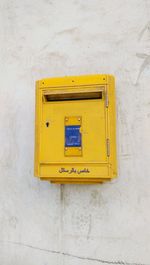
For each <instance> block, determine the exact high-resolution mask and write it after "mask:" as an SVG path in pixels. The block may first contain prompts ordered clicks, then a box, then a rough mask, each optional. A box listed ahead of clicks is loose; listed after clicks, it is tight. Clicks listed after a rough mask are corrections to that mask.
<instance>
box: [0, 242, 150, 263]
mask: <svg viewBox="0 0 150 265" xmlns="http://www.w3.org/2000/svg"><path fill="white" fill-rule="evenodd" d="M0 243H1V244H12V245H17V246H21V247H27V248H31V249H35V250H39V251H43V252H48V253H51V254H58V255H62V256H66V257H71V258H75V259H80V260H88V261H92V262H99V263H102V264H114V265H150V264H144V263H138V262H126V261H123V260H103V259H98V258H90V257H82V256H77V255H74V254H71V253H67V252H61V251H57V250H50V249H46V248H40V247H36V246H33V245H29V244H25V243H21V242H15V241H0Z"/></svg>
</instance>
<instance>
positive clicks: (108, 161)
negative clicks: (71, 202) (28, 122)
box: [35, 74, 117, 184]
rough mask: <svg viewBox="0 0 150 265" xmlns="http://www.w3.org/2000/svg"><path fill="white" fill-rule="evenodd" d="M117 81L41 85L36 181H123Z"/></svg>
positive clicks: (75, 79) (79, 79) (95, 78)
mask: <svg viewBox="0 0 150 265" xmlns="http://www.w3.org/2000/svg"><path fill="white" fill-rule="evenodd" d="M115 118H116V112H115V83H114V77H113V76H112V75H100V74H97V75H87V76H72V77H60V78H48V79H43V80H40V81H37V82H36V122H35V176H37V177H39V178H40V179H41V180H48V181H51V182H53V183H89V184H90V183H101V182H105V181H107V180H110V179H112V178H115V177H116V176H117V166H116V121H115Z"/></svg>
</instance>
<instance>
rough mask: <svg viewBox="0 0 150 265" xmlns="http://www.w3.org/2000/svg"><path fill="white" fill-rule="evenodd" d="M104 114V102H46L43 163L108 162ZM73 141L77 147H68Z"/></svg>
mask: <svg viewBox="0 0 150 265" xmlns="http://www.w3.org/2000/svg"><path fill="white" fill-rule="evenodd" d="M105 112H106V108H105V100H104V99H93V100H90V99H89V100H71V101H69V100H67V101H53V102H48V103H47V102H45V103H44V104H43V108H42V124H41V135H40V139H41V150H40V162H41V163H48V162H51V163H52V162H59V161H65V162H69V161H71V162H78V161H82V162H93V161H95V162H100V163H101V162H106V161H107V155H106V138H107V135H106V127H107V124H106V118H105V117H106V113H105ZM66 119H68V121H66ZM71 119H72V120H71ZM73 119H74V121H73ZM78 119H80V120H79V121H78ZM70 120H71V123H69V121H70ZM81 121H82V123H81ZM47 123H49V125H48V126H47ZM69 132H70V138H69ZM67 136H68V138H67V139H68V140H67V139H66V137H67ZM79 137H80V139H78V138H79ZM71 138H72V139H74V144H73V145H72V146H69V140H70V139H71ZM70 144H71V142H70Z"/></svg>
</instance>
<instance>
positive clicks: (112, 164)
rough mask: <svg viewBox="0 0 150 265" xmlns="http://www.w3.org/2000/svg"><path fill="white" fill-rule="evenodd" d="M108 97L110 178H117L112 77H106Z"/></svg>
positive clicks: (113, 84)
mask: <svg viewBox="0 0 150 265" xmlns="http://www.w3.org/2000/svg"><path fill="white" fill-rule="evenodd" d="M108 87H109V89H108V96H109V108H108V112H109V121H108V122H109V128H110V131H109V135H110V136H109V137H110V157H109V163H110V171H111V172H110V175H111V176H110V177H111V178H115V177H117V153H116V96H115V79H114V77H113V76H112V75H110V76H108Z"/></svg>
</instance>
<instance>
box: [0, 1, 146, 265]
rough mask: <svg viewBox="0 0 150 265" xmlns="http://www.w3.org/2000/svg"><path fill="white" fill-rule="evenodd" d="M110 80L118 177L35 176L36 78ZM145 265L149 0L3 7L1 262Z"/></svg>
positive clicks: (0, 24) (23, 3)
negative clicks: (93, 180) (52, 180)
mask: <svg viewBox="0 0 150 265" xmlns="http://www.w3.org/2000/svg"><path fill="white" fill-rule="evenodd" d="M90 73H110V74H114V75H115V76H116V92H117V132H118V135H117V142H118V164H119V165H118V166H119V178H118V179H117V180H116V181H114V182H111V183H108V184H104V185H92V186H80V185H66V186H64V187H62V188H61V187H60V185H51V184H49V183H47V182H40V181H38V180H37V179H36V178H34V177H33V157H34V104H35V96H34V92H35V88H34V84H35V80H37V79H41V78H44V77H51V76H64V75H79V74H90ZM134 263H136V264H150V0H113V1H112V0H86V1H85V0H37V1H36V0H32V1H31V0H24V1H23V0H1V1H0V265H62V264H63V265H76V264H78V265H80V264H81V265H98V264H128V265H129V264H134Z"/></svg>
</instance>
